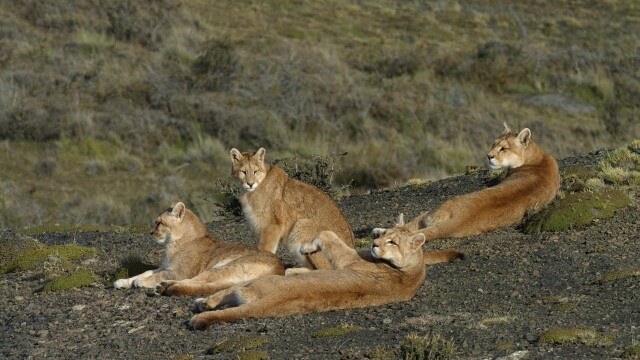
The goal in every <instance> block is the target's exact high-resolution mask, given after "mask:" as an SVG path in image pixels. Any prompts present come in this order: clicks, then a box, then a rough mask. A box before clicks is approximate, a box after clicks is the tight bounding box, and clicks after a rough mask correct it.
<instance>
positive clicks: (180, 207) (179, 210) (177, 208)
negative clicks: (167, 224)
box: [171, 202, 187, 221]
mask: <svg viewBox="0 0 640 360" xmlns="http://www.w3.org/2000/svg"><path fill="white" fill-rule="evenodd" d="M186 209H187V208H186V207H185V206H184V204H183V203H182V202H178V203H177V204H175V205H173V209H171V215H173V216H175V217H177V218H178V220H180V221H182V219H184V214H185V212H186Z"/></svg>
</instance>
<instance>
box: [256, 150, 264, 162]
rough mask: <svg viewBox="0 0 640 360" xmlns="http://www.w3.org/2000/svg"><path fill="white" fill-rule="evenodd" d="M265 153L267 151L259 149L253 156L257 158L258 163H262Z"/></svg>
mask: <svg viewBox="0 0 640 360" xmlns="http://www.w3.org/2000/svg"><path fill="white" fill-rule="evenodd" d="M266 152H267V150H265V149H264V148H260V149H258V151H256V154H255V155H254V156H257V157H258V160H260V162H264V155H265V153H266Z"/></svg>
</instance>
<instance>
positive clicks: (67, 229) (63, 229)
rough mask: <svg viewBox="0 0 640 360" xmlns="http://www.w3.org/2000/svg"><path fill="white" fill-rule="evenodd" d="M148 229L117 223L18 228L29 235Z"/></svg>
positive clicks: (134, 232) (142, 230)
mask: <svg viewBox="0 0 640 360" xmlns="http://www.w3.org/2000/svg"><path fill="white" fill-rule="evenodd" d="M148 230H149V228H148V227H144V226H139V225H138V226H135V225H133V226H118V225H78V226H69V225H41V226H34V227H29V228H25V229H22V230H19V232H20V233H21V234H23V235H29V236H38V235H42V234H45V233H74V232H85V231H98V232H109V231H113V232H116V233H132V234H142V233H146V232H147V231H148Z"/></svg>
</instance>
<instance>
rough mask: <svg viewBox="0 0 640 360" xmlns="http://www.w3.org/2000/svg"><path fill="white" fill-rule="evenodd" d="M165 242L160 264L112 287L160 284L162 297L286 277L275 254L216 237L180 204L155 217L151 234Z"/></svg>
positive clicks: (213, 291)
mask: <svg viewBox="0 0 640 360" xmlns="http://www.w3.org/2000/svg"><path fill="white" fill-rule="evenodd" d="M151 234H152V235H154V237H155V239H156V241H157V242H158V243H160V244H165V257H164V261H163V264H162V266H160V268H158V269H156V270H149V271H147V272H144V273H142V274H140V275H137V276H134V277H131V278H128V279H120V280H117V281H116V282H115V283H114V287H115V288H117V289H120V288H130V287H132V286H134V287H145V288H156V292H157V293H159V294H160V293H161V294H164V295H206V294H214V293H216V292H217V291H220V290H222V289H226V288H228V287H230V286H233V285H237V284H240V283H243V282H246V281H249V280H253V279H255V278H258V277H260V276H265V275H284V266H283V264H282V262H281V261H280V259H278V258H277V257H276V256H275V255H273V254H271V253H269V252H266V251H260V250H258V249H255V248H253V247H250V246H246V245H243V244H236V243H231V242H225V241H220V240H216V239H214V238H213V237H212V236H211V235H209V233H208V231H207V229H206V228H205V226H204V224H203V223H202V222H201V221H200V219H198V217H197V216H196V215H195V214H194V213H193V212H191V210H189V209H187V208H186V207H185V206H184V204H183V203H181V202H179V203H177V204H175V205H174V206H173V207H172V208H170V209H168V210H166V211H165V212H163V213H162V214H160V216H159V217H158V218H157V219H156V222H155V226H154V228H153V231H152V232H151Z"/></svg>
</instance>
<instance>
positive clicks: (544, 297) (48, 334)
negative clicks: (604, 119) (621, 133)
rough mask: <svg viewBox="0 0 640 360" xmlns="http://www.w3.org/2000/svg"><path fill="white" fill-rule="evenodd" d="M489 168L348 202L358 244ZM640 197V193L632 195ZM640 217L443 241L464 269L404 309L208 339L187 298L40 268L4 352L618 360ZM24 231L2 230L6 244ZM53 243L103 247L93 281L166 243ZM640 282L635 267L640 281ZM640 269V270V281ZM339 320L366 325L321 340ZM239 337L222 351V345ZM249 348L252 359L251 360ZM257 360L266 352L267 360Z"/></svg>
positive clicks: (469, 184)
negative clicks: (424, 344) (409, 349)
mask: <svg viewBox="0 0 640 360" xmlns="http://www.w3.org/2000/svg"><path fill="white" fill-rule="evenodd" d="M596 158H597V154H592V155H590V156H587V157H583V158H573V159H566V160H564V161H563V162H561V166H562V167H563V168H566V167H567V166H575V165H590V164H591V165H593V164H594V163H595V161H596ZM486 179H487V177H486V173H485V172H483V171H480V172H477V173H475V174H471V175H464V176H458V177H454V178H450V179H446V180H443V181H438V182H435V183H432V184H429V185H422V186H418V187H402V188H399V189H396V190H390V191H381V192H375V193H371V194H368V195H363V196H353V197H350V198H346V199H344V200H343V201H341V202H340V205H341V207H342V208H343V209H344V210H345V213H346V215H347V217H348V218H349V221H350V222H351V224H352V226H353V229H354V231H355V232H356V234H357V236H358V237H363V236H366V235H367V234H368V233H369V232H370V231H371V229H372V228H373V227H376V226H388V225H390V224H391V222H392V221H393V218H394V216H395V215H396V214H397V213H399V212H404V213H405V216H408V217H412V216H414V215H416V214H417V213H418V212H420V211H423V210H426V209H430V208H433V207H435V206H436V205H437V204H438V203H440V202H442V201H443V200H444V199H446V198H448V197H450V196H452V195H455V194H461V193H466V192H469V191H473V190H477V189H479V188H482V187H484V186H486V184H487V180H486ZM636 200H637V199H636ZM208 227H209V228H210V229H211V231H212V233H213V234H215V235H216V236H217V237H219V238H224V239H228V240H234V241H239V242H244V243H255V241H256V236H255V235H254V234H253V233H252V232H251V231H250V229H249V228H248V227H247V226H246V224H245V223H244V221H243V219H241V218H226V219H221V221H216V222H212V223H210V224H208ZM639 235H640V210H639V209H638V208H637V207H630V208H627V209H625V210H622V211H619V212H618V213H617V214H616V216H614V217H613V218H611V219H608V220H605V221H600V222H598V223H596V224H593V225H591V226H589V227H587V228H584V229H577V230H567V231H562V232H554V233H541V234H534V235H526V234H524V233H523V232H522V231H520V230H519V227H518V226H514V227H510V228H506V229H501V230H498V231H494V232H492V233H488V234H483V235H480V236H474V237H469V238H464V239H445V240H439V241H435V242H432V243H430V244H428V245H427V247H428V248H430V249H445V248H455V249H458V250H460V251H463V252H465V253H466V255H467V258H466V259H465V260H464V261H456V262H454V263H452V264H444V265H437V266H434V267H431V268H430V269H429V270H428V273H427V280H426V281H425V283H424V285H423V286H422V287H421V288H420V290H419V292H418V294H417V295H416V297H415V298H414V299H413V300H412V301H410V302H406V303H398V304H390V305H386V306H379V307H372V308H366V309H356V310H345V311H334V312H328V313H319V314H310V315H303V316H292V317H287V318H276V319H258V320H246V321H239V322H236V323H231V324H222V325H216V326H214V327H212V328H211V329H210V330H209V331H207V332H195V331H192V330H190V329H188V328H187V326H186V322H187V321H188V319H189V318H190V316H191V311H192V302H193V299H191V298H169V297H157V296H156V297H154V296H149V295H147V294H146V293H145V291H144V290H140V289H131V290H114V289H113V288H111V287H108V286H105V285H104V284H102V283H101V282H96V283H94V284H93V285H91V286H87V287H83V288H80V289H74V290H67V291H61V292H53V293H52V292H40V291H39V289H40V288H41V287H42V285H43V284H44V282H45V280H43V279H42V278H40V277H39V276H38V273H37V271H23V272H17V273H10V274H5V275H2V277H1V280H0V292H1V293H2V296H0V309H1V310H0V357H2V358H28V357H32V358H142V359H144V358H178V357H181V358H187V359H188V358H212V359H227V358H235V357H236V356H237V355H240V356H248V355H255V356H259V355H260V356H264V355H265V353H266V354H267V355H268V356H269V357H270V358H271V359H294V358H295V359H337V358H344V359H360V358H385V357H384V356H387V358H398V357H400V356H401V351H402V350H401V346H400V343H401V342H402V341H403V340H404V339H405V338H406V336H407V335H408V334H410V333H412V332H417V333H418V334H420V335H424V334H428V333H429V332H431V331H434V332H438V333H440V334H441V335H443V336H444V337H446V338H449V339H451V340H452V341H453V342H454V343H455V345H456V352H455V355H454V357H456V358H461V359H494V358H500V357H504V356H510V357H508V358H510V359H516V358H523V359H563V358H567V359H568V358H585V359H604V358H616V357H621V356H622V354H623V352H624V351H625V350H626V349H627V348H629V347H630V346H632V345H633V344H635V343H637V342H638V341H640V331H639V330H638V327H639V326H640V305H638V304H640V284H639V280H640V277H638V276H627V277H623V278H621V279H619V280H615V281H609V282H600V281H598V280H599V279H601V278H602V277H603V276H605V275H607V274H611V272H612V271H616V270H621V269H636V270H637V269H639V268H640V262H639V261H638V257H637V256H638V254H640V241H638V239H639V238H640V236H639ZM16 237H19V235H17V234H16V233H15V232H13V231H4V232H2V233H1V234H0V239H1V240H0V243H1V242H2V241H7V240H10V239H14V238H16ZM37 239H38V240H39V241H41V242H43V243H45V244H48V245H51V244H71V243H73V244H80V245H88V246H92V247H95V248H98V249H101V250H103V251H104V253H103V254H102V255H99V256H97V257H93V258H88V260H83V261H79V262H78V264H81V265H82V266H85V267H89V268H91V269H93V270H94V271H96V272H97V273H102V272H106V271H109V270H111V269H114V268H117V267H118V264H119V261H120V260H121V259H122V258H123V257H124V256H125V255H127V254H137V255H141V256H142V257H143V258H144V260H145V262H147V263H150V264H157V263H158V262H159V261H160V259H161V255H162V249H161V248H159V247H158V246H157V245H155V244H154V242H153V241H152V240H151V239H150V237H149V236H147V235H143V234H140V235H138V234H127V233H115V232H78V233H73V234H70V233H67V234H55V233H46V234H43V235H40V236H37ZM632 274H634V273H632ZM635 274H636V275H637V274H640V273H638V272H636V273H635ZM342 325H352V326H358V327H360V329H359V331H354V332H351V333H347V334H343V335H339V336H329V337H321V336H317V335H315V334H316V333H317V332H318V331H320V330H325V329H328V328H333V327H337V326H342ZM557 327H562V328H565V327H579V328H587V329H590V330H593V331H595V335H594V334H591V335H587V336H586V338H585V339H584V341H583V342H585V343H571V344H564V345H560V344H547V343H543V342H541V341H539V336H540V335H541V334H542V333H543V332H544V331H546V330H548V329H552V328H557ZM224 340H230V342H229V343H227V345H228V344H230V345H229V346H227V347H226V348H225V347H224V346H223V345H224V344H223V345H219V346H218V347H217V348H214V346H215V345H216V344H220V343H221V342H223V341H224ZM249 352H251V353H249ZM258 358H259V357H258Z"/></svg>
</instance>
